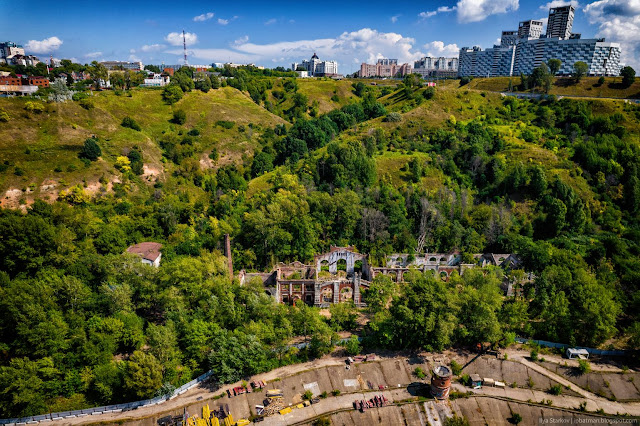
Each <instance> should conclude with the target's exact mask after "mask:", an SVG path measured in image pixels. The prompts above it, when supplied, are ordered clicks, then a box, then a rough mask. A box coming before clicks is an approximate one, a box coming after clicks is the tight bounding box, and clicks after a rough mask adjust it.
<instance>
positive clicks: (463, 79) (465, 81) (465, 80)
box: [460, 77, 473, 86]
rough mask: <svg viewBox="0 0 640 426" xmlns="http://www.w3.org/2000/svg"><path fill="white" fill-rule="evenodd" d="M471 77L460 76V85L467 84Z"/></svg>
mask: <svg viewBox="0 0 640 426" xmlns="http://www.w3.org/2000/svg"><path fill="white" fill-rule="evenodd" d="M472 78H473V77H462V78H461V79H460V86H464V85H466V84H469V83H470V82H471V79H472Z"/></svg>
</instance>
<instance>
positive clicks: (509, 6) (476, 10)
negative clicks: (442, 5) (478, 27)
mask: <svg viewBox="0 0 640 426" xmlns="http://www.w3.org/2000/svg"><path fill="white" fill-rule="evenodd" d="M519 6H520V5H519V2H518V0H460V1H458V4H457V5H456V9H457V11H458V22H462V23H469V22H479V21H484V20H485V19H486V18H487V17H488V16H490V15H495V14H498V13H507V12H510V11H516V10H518V7H519Z"/></svg>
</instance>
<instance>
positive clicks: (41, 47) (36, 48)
mask: <svg viewBox="0 0 640 426" xmlns="http://www.w3.org/2000/svg"><path fill="white" fill-rule="evenodd" d="M61 45H62V40H60V39H59V38H58V37H55V36H54V37H49V38H45V39H44V40H29V41H28V42H27V44H26V45H25V46H24V47H25V49H26V51H27V53H32V52H33V53H50V52H52V51H54V50H58V49H59V48H60V46H61Z"/></svg>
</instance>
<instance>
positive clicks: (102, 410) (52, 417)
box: [0, 371, 213, 425]
mask: <svg viewBox="0 0 640 426" xmlns="http://www.w3.org/2000/svg"><path fill="white" fill-rule="evenodd" d="M212 374H213V373H212V372H211V371H207V372H206V373H204V374H203V375H201V376H199V377H196V378H195V379H193V380H192V381H190V382H189V383H185V384H184V385H182V386H180V387H179V388H177V389H176V390H174V391H173V392H171V393H169V394H167V395H162V396H158V397H156V398H152V399H146V400H144V401H136V402H127V403H124V404H115V405H106V406H104V407H94V408H85V409H84V410H75V411H63V412H61V413H51V414H41V415H39V416H31V417H23V418H20V419H0V424H2V425H27V424H35V423H39V422H51V421H60V420H63V419H73V418H76V417H86V416H92V415H98V414H106V413H119V412H121V411H130V410H135V409H136V408H139V407H150V406H152V405H157V404H162V403H163V402H165V401H167V400H169V399H171V398H174V397H176V396H178V395H181V394H183V393H185V392H186V391H188V390H189V389H191V388H193V387H194V386H196V385H197V384H199V383H201V382H203V381H205V380H207V379H208V378H209V377H211V375H212Z"/></svg>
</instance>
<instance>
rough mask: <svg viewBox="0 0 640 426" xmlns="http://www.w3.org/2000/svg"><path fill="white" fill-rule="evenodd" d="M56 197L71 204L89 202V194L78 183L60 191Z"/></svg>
mask: <svg viewBox="0 0 640 426" xmlns="http://www.w3.org/2000/svg"><path fill="white" fill-rule="evenodd" d="M58 198H60V200H62V201H66V202H67V203H69V204H73V205H81V204H86V203H88V202H89V196H88V195H87V193H86V192H85V191H84V189H83V188H82V187H81V186H80V185H76V186H73V187H71V188H69V189H65V190H62V191H60V193H59V194H58Z"/></svg>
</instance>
